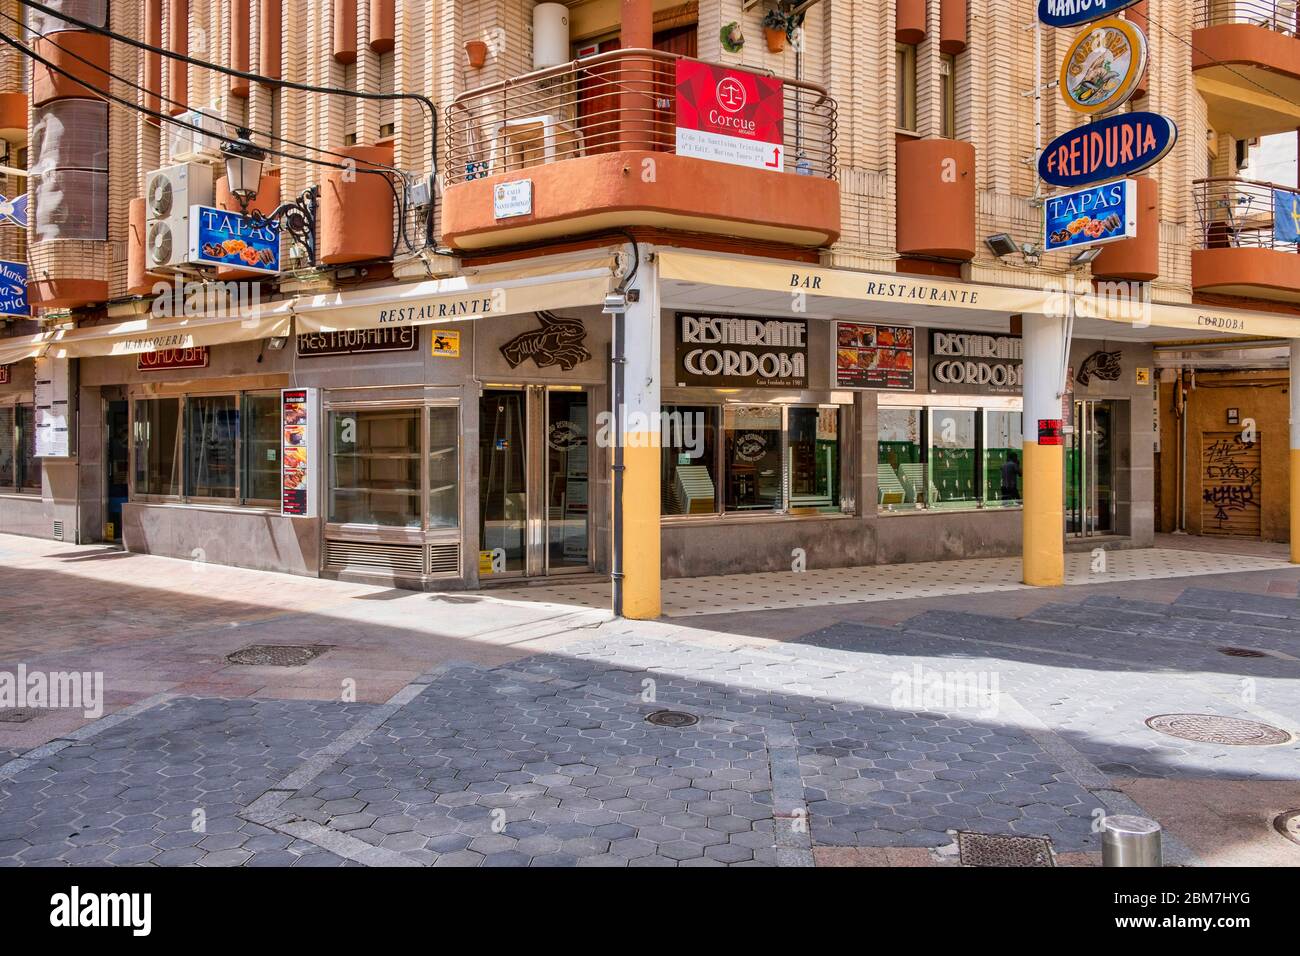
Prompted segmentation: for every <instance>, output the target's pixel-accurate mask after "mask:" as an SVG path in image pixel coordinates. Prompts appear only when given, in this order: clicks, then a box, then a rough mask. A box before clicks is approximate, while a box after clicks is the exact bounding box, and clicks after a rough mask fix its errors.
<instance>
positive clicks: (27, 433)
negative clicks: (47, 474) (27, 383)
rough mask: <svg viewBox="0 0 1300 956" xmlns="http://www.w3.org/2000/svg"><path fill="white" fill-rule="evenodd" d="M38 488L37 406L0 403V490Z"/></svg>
mask: <svg viewBox="0 0 1300 956" xmlns="http://www.w3.org/2000/svg"><path fill="white" fill-rule="evenodd" d="M40 490H41V461H40V459H39V458H37V457H36V406H35V405H6V406H4V407H0V493H3V492H24V491H28V492H30V491H40Z"/></svg>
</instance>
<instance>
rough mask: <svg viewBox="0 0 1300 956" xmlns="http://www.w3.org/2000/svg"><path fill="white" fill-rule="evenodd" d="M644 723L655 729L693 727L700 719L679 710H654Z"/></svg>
mask: <svg viewBox="0 0 1300 956" xmlns="http://www.w3.org/2000/svg"><path fill="white" fill-rule="evenodd" d="M646 722H647V723H650V724H654V725H655V726H656V727H693V726H694V725H696V724H698V723H699V722H700V718H698V717H696V716H695V715H694V714H688V713H686V712H685V711H681V710H656V711H655V712H654V713H653V714H651V715H650V716H649V717H647V718H646Z"/></svg>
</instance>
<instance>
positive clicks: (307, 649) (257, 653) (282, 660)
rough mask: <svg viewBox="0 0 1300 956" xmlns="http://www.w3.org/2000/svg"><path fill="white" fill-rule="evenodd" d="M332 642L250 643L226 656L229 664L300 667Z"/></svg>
mask: <svg viewBox="0 0 1300 956" xmlns="http://www.w3.org/2000/svg"><path fill="white" fill-rule="evenodd" d="M333 646H334V645H333V644H250V645H248V647H241V648H240V649H239V650H237V651H235V653H233V654H231V655H229V656H227V657H226V661H227V662H229V663H231V664H250V665H256V666H260V667H301V666H302V665H303V664H306V663H308V662H309V661H314V660H315V659H316V658H318V657H320V656H321V655H322V654H324V653H325V652H326V651H328V650H329V649H330V648H331V647H333Z"/></svg>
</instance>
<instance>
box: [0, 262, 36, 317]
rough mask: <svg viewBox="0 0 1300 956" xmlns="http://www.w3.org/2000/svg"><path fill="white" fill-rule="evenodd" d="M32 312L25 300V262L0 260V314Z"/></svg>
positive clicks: (24, 315)
mask: <svg viewBox="0 0 1300 956" xmlns="http://www.w3.org/2000/svg"><path fill="white" fill-rule="evenodd" d="M31 314H32V309H31V306H30V305H29V304H28V302H27V263H25V262H4V261H0V315H20V316H23V317H24V318H26V317H28V316H30V315H31Z"/></svg>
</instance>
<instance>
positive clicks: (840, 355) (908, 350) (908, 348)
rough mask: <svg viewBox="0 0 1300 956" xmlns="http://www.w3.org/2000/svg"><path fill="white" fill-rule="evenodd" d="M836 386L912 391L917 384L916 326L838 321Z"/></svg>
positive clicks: (836, 327)
mask: <svg viewBox="0 0 1300 956" xmlns="http://www.w3.org/2000/svg"><path fill="white" fill-rule="evenodd" d="M835 387H836V388H879V389H888V390H891V391H902V392H910V391H911V390H912V389H914V388H915V387H916V332H915V330H914V329H912V328H911V327H910V326H905V325H868V324H866V323H863V322H836V323H835Z"/></svg>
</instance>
